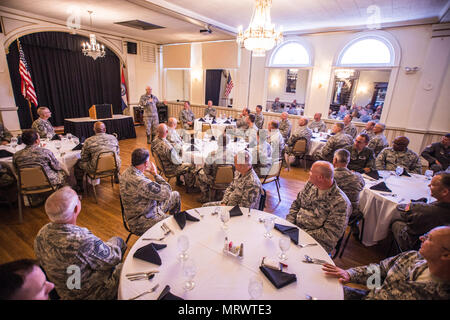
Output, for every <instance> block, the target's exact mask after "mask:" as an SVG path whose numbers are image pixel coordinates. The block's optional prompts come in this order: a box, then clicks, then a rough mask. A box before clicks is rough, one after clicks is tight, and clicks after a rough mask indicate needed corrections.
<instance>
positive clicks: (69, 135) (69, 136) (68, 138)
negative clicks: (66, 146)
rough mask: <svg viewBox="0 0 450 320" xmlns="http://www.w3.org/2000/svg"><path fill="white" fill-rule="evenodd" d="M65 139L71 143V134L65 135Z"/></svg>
mask: <svg viewBox="0 0 450 320" xmlns="http://www.w3.org/2000/svg"><path fill="white" fill-rule="evenodd" d="M66 138H67V140H69V142H72V134H71V133H68V134H66Z"/></svg>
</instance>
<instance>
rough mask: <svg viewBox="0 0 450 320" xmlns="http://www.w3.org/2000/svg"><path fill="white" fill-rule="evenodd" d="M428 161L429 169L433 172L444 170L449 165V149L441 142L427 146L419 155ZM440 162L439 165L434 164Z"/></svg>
mask: <svg viewBox="0 0 450 320" xmlns="http://www.w3.org/2000/svg"><path fill="white" fill-rule="evenodd" d="M421 156H422V157H423V158H424V159H425V160H427V161H428V164H429V166H430V169H431V170H433V171H434V172H438V171H443V170H446V169H447V168H448V167H449V165H450V147H445V146H444V145H443V144H442V143H441V142H435V143H433V144H430V145H428V146H427V147H426V148H425V149H424V150H423V151H422V153H421ZM436 160H437V161H439V162H440V165H439V164H437V163H436Z"/></svg>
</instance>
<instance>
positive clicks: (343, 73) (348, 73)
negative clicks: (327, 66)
mask: <svg viewBox="0 0 450 320" xmlns="http://www.w3.org/2000/svg"><path fill="white" fill-rule="evenodd" d="M354 73H355V70H352V69H337V70H336V71H335V75H336V77H337V78H338V79H348V78H350V77H353V75H354Z"/></svg>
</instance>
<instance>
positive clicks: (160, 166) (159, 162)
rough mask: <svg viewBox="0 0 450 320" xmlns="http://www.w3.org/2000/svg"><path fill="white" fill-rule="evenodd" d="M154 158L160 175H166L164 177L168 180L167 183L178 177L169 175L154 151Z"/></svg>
mask: <svg viewBox="0 0 450 320" xmlns="http://www.w3.org/2000/svg"><path fill="white" fill-rule="evenodd" d="M152 156H153V159H155V162H156V169H158V174H161V173H162V174H164V176H165V177H166V179H167V182H170V179H172V178H174V177H176V176H177V175H176V174H168V173H167V172H166V170H165V168H164V165H163V163H162V161H161V159H160V158H159V156H158V155H157V154H154V153H153V151H152Z"/></svg>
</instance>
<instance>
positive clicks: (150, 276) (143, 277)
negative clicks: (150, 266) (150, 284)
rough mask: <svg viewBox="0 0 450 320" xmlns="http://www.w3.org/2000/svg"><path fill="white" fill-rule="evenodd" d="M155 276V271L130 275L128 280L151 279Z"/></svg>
mask: <svg viewBox="0 0 450 320" xmlns="http://www.w3.org/2000/svg"><path fill="white" fill-rule="evenodd" d="M154 277H155V273H151V274H145V275H144V274H143V275H140V276H133V277H128V280H130V281H137V280H151V279H153V278H154Z"/></svg>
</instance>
